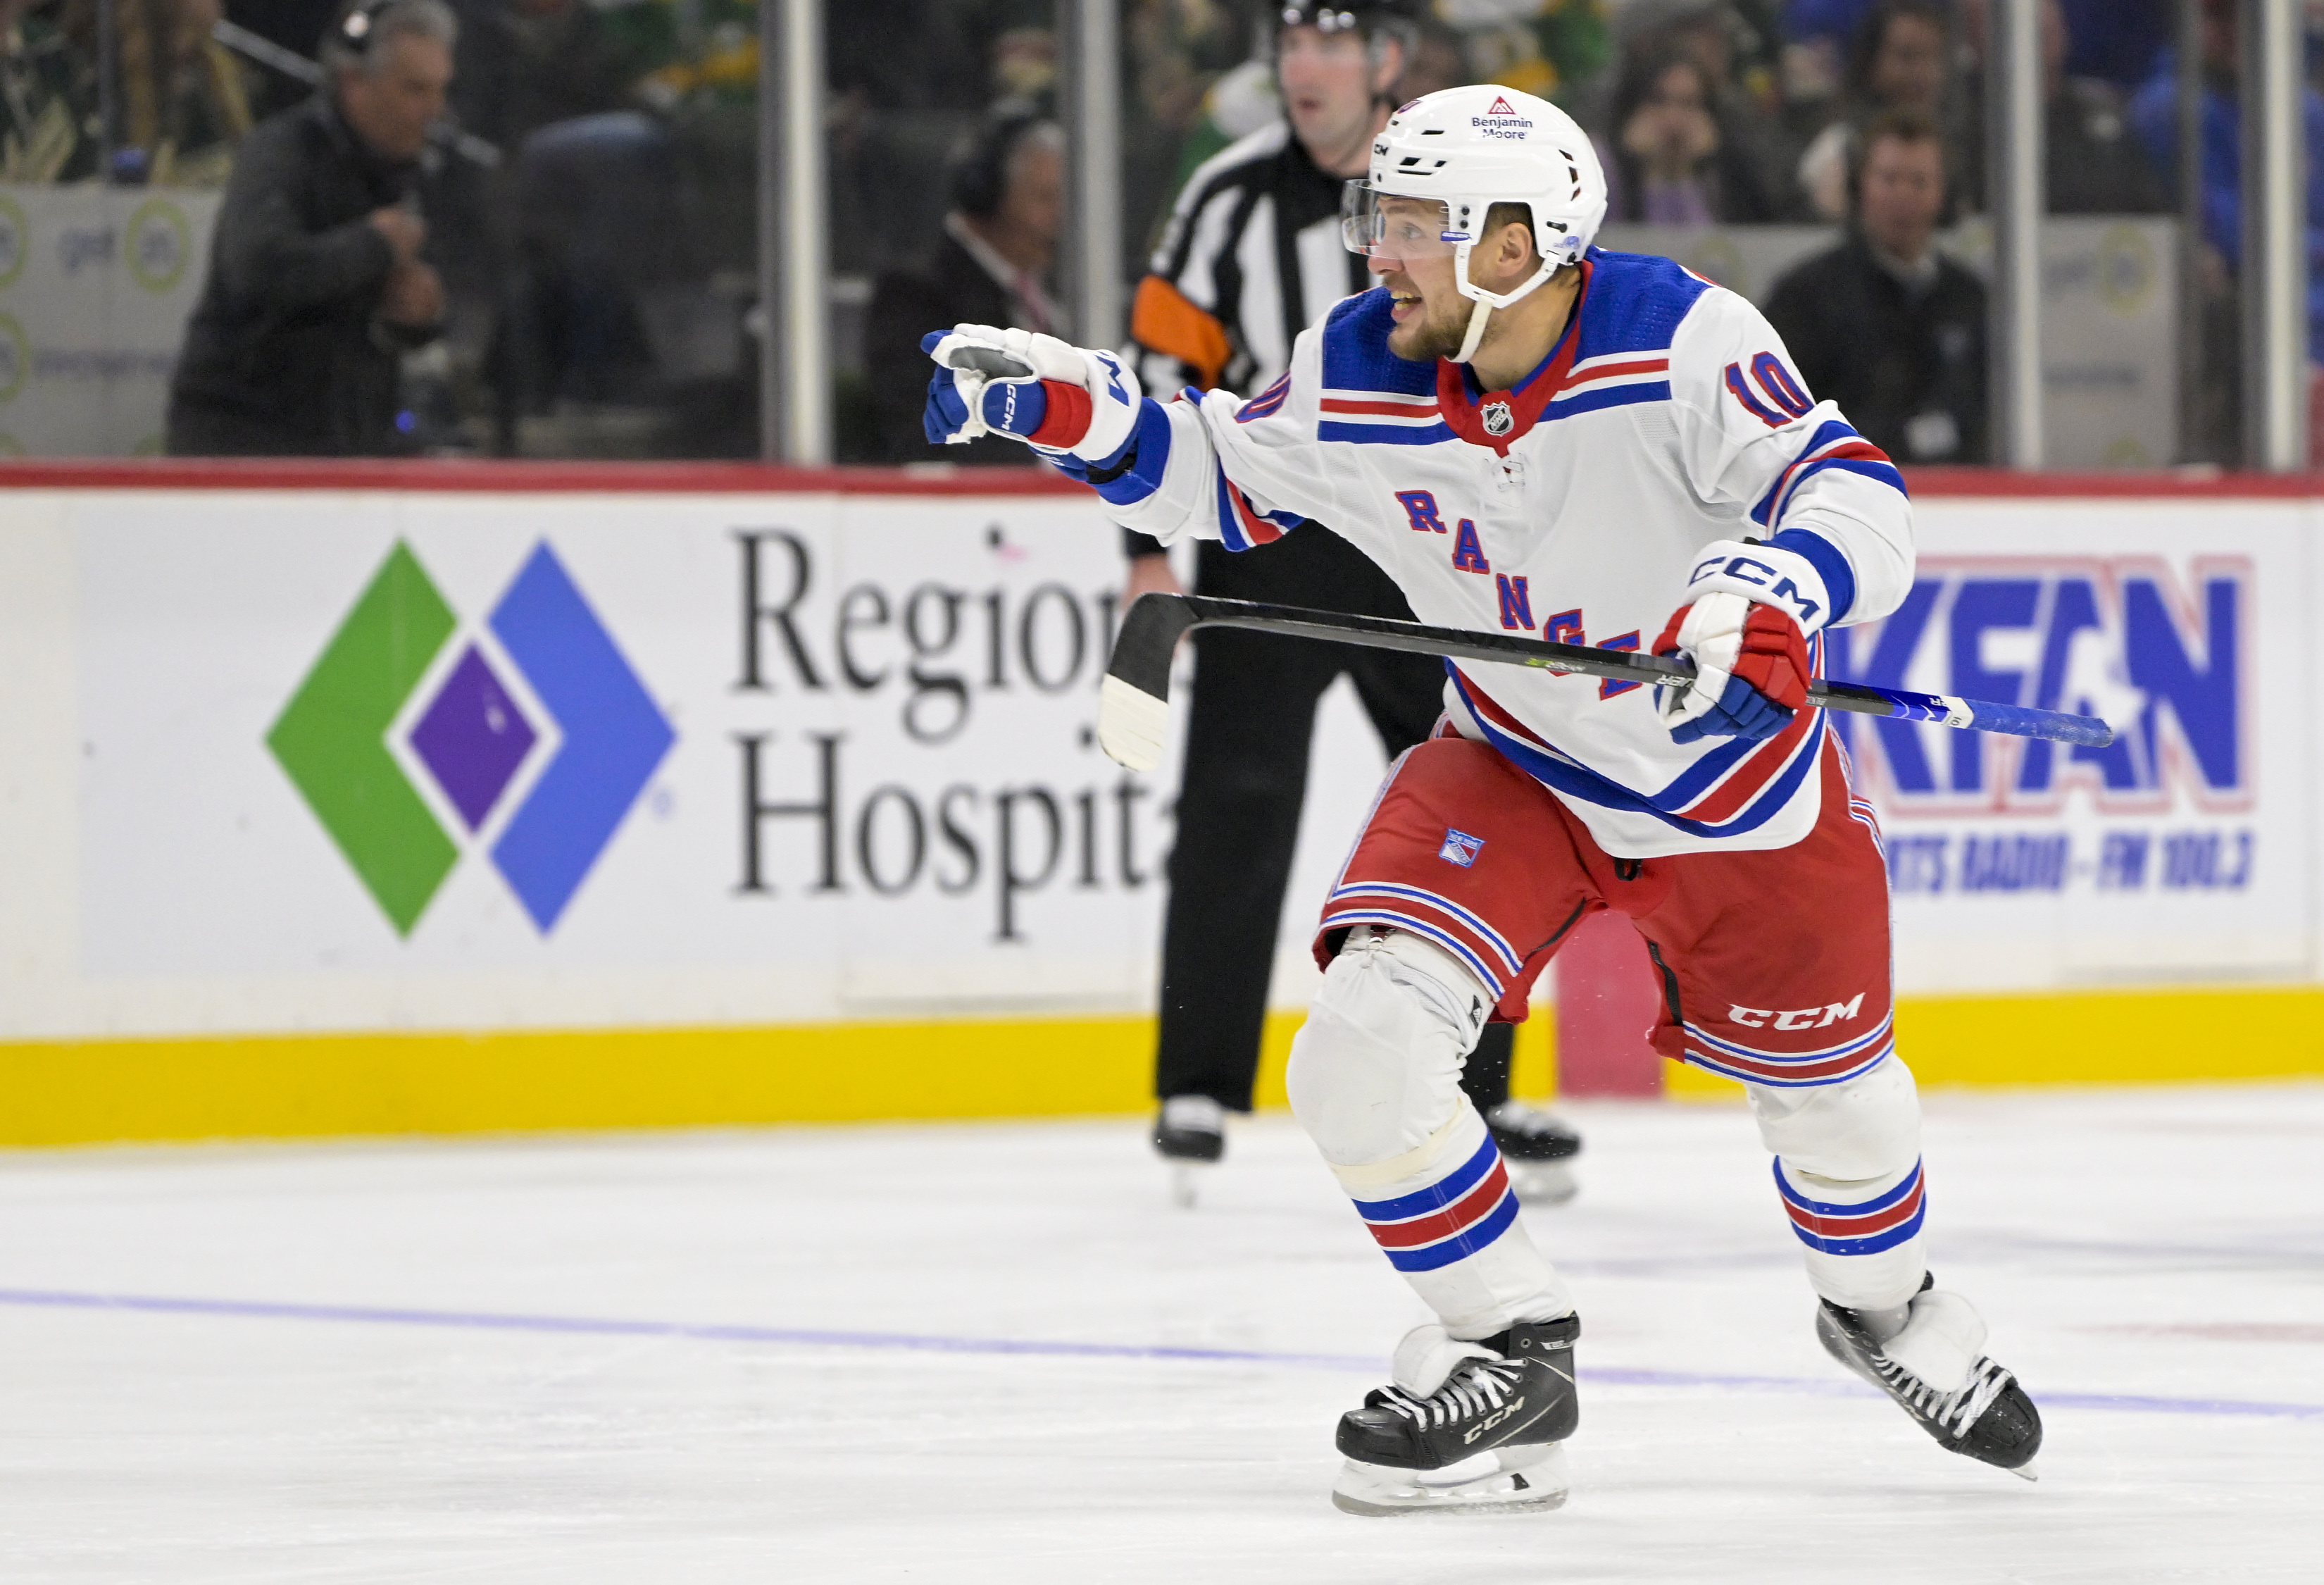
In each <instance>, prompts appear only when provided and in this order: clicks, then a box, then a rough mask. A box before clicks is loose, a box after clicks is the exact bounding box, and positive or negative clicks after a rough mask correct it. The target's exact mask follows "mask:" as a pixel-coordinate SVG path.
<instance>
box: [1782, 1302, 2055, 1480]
mask: <svg viewBox="0 0 2324 1585" xmlns="http://www.w3.org/2000/svg"><path fill="white" fill-rule="evenodd" d="M1935 1281H1936V1279H1935V1278H1934V1277H1923V1279H1922V1282H1921V1291H1920V1293H1917V1294H1915V1295H1914V1298H1913V1300H1912V1302H1911V1303H1910V1304H1909V1305H1907V1306H1899V1311H1901V1312H1903V1313H1902V1315H1901V1316H1900V1315H1899V1314H1898V1312H1895V1311H1891V1312H1866V1311H1860V1310H1843V1309H1841V1308H1840V1306H1839V1305H1837V1304H1834V1303H1833V1302H1831V1301H1830V1300H1829V1299H1827V1300H1825V1301H1824V1302H1823V1303H1822V1305H1821V1308H1820V1309H1819V1310H1818V1311H1817V1312H1816V1337H1817V1339H1819V1340H1820V1341H1821V1343H1822V1344H1823V1346H1824V1350H1825V1352H1827V1353H1829V1354H1830V1355H1831V1357H1832V1358H1835V1359H1837V1360H1839V1361H1840V1363H1841V1364H1842V1365H1845V1366H1847V1367H1849V1369H1850V1370H1853V1371H1854V1372H1856V1374H1857V1375H1858V1376H1862V1377H1863V1378H1864V1379H1865V1380H1867V1381H1868V1382H1870V1383H1871V1384H1872V1385H1873V1386H1877V1387H1878V1388H1879V1389H1880V1390H1881V1391H1882V1392H1885V1393H1886V1394H1887V1395H1889V1396H1890V1397H1892V1398H1894V1399H1895V1400H1896V1402H1897V1403H1898V1404H1900V1405H1902V1406H1903V1408H1904V1413H1906V1414H1910V1415H1911V1416H1912V1417H1913V1423H1914V1424H1915V1425H1918V1426H1919V1427H1920V1428H1921V1429H1922V1430H1923V1431H1925V1432H1928V1433H1929V1434H1930V1435H1931V1436H1932V1437H1934V1438H1936V1439H1937V1443H1938V1445H1939V1446H1941V1447H1942V1448H1944V1449H1945V1450H1946V1451H1948V1452H1955V1453H1960V1454H1964V1455H1966V1456H1967V1457H1969V1458H1972V1459H1977V1460H1982V1461H1983V1462H1985V1463H1987V1464H1993V1465H1997V1466H1998V1467H1999V1468H2001V1469H2006V1470H2008V1471H2009V1472H2010V1473H2011V1474H2012V1475H2017V1476H2022V1477H2023V1478H2025V1479H2027V1480H2032V1479H2033V1478H2034V1474H2033V1455H2034V1454H2035V1453H2037V1452H2039V1451H2042V1416H2041V1414H2040V1412H2039V1411H2037V1410H2036V1409H2035V1408H2034V1407H2033V1399H2031V1398H2029V1397H2027V1396H2026V1395H2025V1389H2024V1387H2022V1386H2018V1384H2017V1380H2016V1378H2015V1376H2012V1375H2010V1373H2009V1372H2008V1371H2006V1370H2005V1369H2003V1368H2002V1367H2000V1366H1998V1365H1997V1364H1995V1363H1994V1362H1993V1361H1992V1360H1991V1359H1989V1358H1987V1357H1986V1356H1985V1354H1984V1352H1983V1350H1984V1348H1985V1322H1984V1321H1982V1320H1981V1319H1980V1318H1979V1317H1978V1313H1977V1312H1976V1311H1975V1310H1974V1309H1972V1308H1970V1306H1969V1301H1968V1300H1966V1299H1964V1298H1962V1297H1961V1296H1960V1294H1958V1293H1945V1292H1943V1291H1942V1290H1941V1289H1938V1288H1936V1287H1934V1286H1933V1284H1934V1283H1935ZM1884 1321H1885V1322H1886V1326H1896V1325H1897V1322H1898V1321H1901V1326H1897V1330H1894V1331H1889V1332H1888V1334H1887V1335H1886V1337H1885V1338H1883V1337H1882V1336H1881V1335H1880V1334H1881V1333H1882V1332H1883V1331H1885V1330H1886V1326H1884V1325H1883V1324H1882V1323H1883V1322H1884Z"/></svg>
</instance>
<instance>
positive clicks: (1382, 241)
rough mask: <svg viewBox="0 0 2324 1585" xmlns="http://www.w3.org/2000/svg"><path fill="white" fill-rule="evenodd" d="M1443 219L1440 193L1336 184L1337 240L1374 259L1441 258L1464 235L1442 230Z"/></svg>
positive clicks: (1445, 215)
mask: <svg viewBox="0 0 2324 1585" xmlns="http://www.w3.org/2000/svg"><path fill="white" fill-rule="evenodd" d="M1449 224H1451V220H1450V217H1449V215H1448V213H1447V211H1446V209H1445V208H1444V200H1443V199H1424V198H1404V197H1401V196H1399V195H1397V194H1396V193H1392V192H1389V193H1383V192H1375V191H1374V190H1372V186H1371V183H1369V182H1368V181H1351V182H1349V183H1348V184H1347V185H1346V186H1345V187H1343V188H1342V189H1341V190H1340V240H1341V241H1342V242H1344V243H1346V244H1347V245H1348V251H1349V252H1350V253H1360V254H1363V255H1367V256H1369V257H1371V258H1376V259H1425V258H1444V257H1447V256H1449V255H1451V254H1452V249H1453V246H1454V245H1456V244H1458V243H1463V242H1466V241H1468V240H1469V238H1468V237H1467V236H1465V235H1463V234H1461V233H1456V232H1452V231H1448V230H1446V229H1445V227H1447V226H1448V225H1449Z"/></svg>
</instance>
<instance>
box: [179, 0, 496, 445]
mask: <svg viewBox="0 0 2324 1585" xmlns="http://www.w3.org/2000/svg"><path fill="white" fill-rule="evenodd" d="M458 32H459V29H458V24H457V23H456V22H455V21H454V19H453V15H452V12H451V10H450V8H449V7H448V6H447V5H445V4H444V0H364V4H362V5H358V6H357V7H356V8H355V9H354V10H352V11H350V12H349V13H348V14H346V16H345V17H343V18H342V19H341V21H340V22H339V23H338V25H337V26H336V27H335V28H333V29H332V30H331V32H329V33H328V34H327V35H326V37H325V42H324V48H323V64H324V66H325V68H326V69H327V70H328V71H329V73H330V78H329V84H328V86H327V88H325V89H324V90H323V91H321V92H319V93H318V94H317V95H316V96H315V97H313V98H312V99H310V100H309V101H308V102H307V103H305V104H304V105H301V106H300V107H297V108H295V109H291V110H286V111H284V112H282V113H281V115H278V116H272V117H269V118H268V119H267V120H266V121H264V122H262V123H261V124H260V125H258V126H257V127H256V128H254V130H253V131H252V132H251V134H250V135H249V136H248V137H246V138H244V140H243V143H242V147H241V149H240V151H239V153H238V154H237V157H236V160H235V170H234V177H233V180H232V181H231V182H230V183H229V185H228V186H227V188H226V199H225V202H224V204H223V205H222V206H221V207H220V209H219V211H218V218H217V230H216V232H215V234H214V236H213V237H212V239H211V246H210V270H209V281H208V285H207V286H206V287H205V288H204V289H203V292H202V299H201V301H200V303H199V305H198V307H197V308H196V309H195V310H194V315H193V320H192V322H191V323H190V324H189V326H188V327H187V330H186V341H185V347H184V348H183V350H182V351H181V352H180V355H179V358H178V370H177V375H176V376H175V379H174V380H173V382H172V385H171V396H170V417H169V440H170V450H171V451H173V452H175V453H178V454H180V455H194V456H204V455H318V456H371V455H380V454H384V453H388V452H392V451H396V450H401V449H402V447H401V445H400V443H399V442H400V441H401V431H400V430H399V428H398V424H397V420H398V417H399V404H398V402H397V379H398V372H399V365H400V362H401V354H402V352H403V351H404V350H405V349H406V348H410V347H413V346H418V345H421V344H424V343H425V342H426V341H427V340H429V339H430V338H432V337H433V336H434V335H435V333H436V329H435V328H436V325H437V321H438V319H439V317H440V316H441V314H442V312H443V306H444V285H443V282H442V280H441V278H440V277H439V276H438V274H437V273H436V271H435V269H434V267H433V266H431V265H430V264H427V263H426V262H424V261H423V260H422V259H421V257H420V248H421V246H422V245H423V244H424V243H425V242H426V240H427V236H428V227H427V225H426V223H425V222H424V221H423V220H422V219H421V218H420V214H419V211H418V208H417V200H416V185H415V184H416V181H417V178H418V174H419V161H420V154H421V153H422V152H423V151H425V149H426V148H427V145H428V136H429V128H430V127H431V126H432V125H434V124H435V122H436V120H437V118H438V116H441V115H442V114H443V111H444V102H445V90H446V89H447V88H448V87H449V86H450V83H451V80H452V49H453V45H454V43H455V42H456V40H457V37H458Z"/></svg>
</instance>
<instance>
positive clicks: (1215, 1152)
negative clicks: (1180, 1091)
mask: <svg viewBox="0 0 2324 1585" xmlns="http://www.w3.org/2000/svg"><path fill="white" fill-rule="evenodd" d="M1226 1127H1227V1109H1226V1108H1224V1107H1222V1106H1221V1105H1220V1104H1219V1103H1218V1102H1217V1101H1215V1100H1213V1099H1212V1098H1210V1097H1209V1096H1207V1095H1174V1096H1172V1097H1170V1098H1168V1099H1167V1100H1166V1101H1164V1102H1163V1103H1162V1111H1161V1114H1160V1115H1159V1116H1158V1117H1156V1118H1155V1119H1154V1151H1155V1154H1157V1155H1159V1156H1160V1157H1161V1158H1162V1159H1163V1160H1164V1161H1166V1162H1168V1163H1170V1198H1171V1199H1172V1200H1175V1201H1176V1202H1177V1203H1178V1204H1179V1205H1181V1206H1185V1207H1192V1206H1193V1205H1194V1186H1195V1182H1196V1180H1197V1179H1198V1178H1199V1177H1200V1176H1201V1174H1202V1173H1203V1171H1204V1170H1205V1169H1206V1168H1209V1167H1213V1166H1216V1165H1217V1164H1218V1161H1219V1158H1220V1157H1221V1156H1222V1155H1224V1154H1226V1153H1227V1134H1226Z"/></svg>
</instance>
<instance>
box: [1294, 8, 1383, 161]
mask: <svg viewBox="0 0 2324 1585" xmlns="http://www.w3.org/2000/svg"><path fill="white" fill-rule="evenodd" d="M1275 52H1276V54H1275V70H1276V77H1277V81H1278V83H1279V84H1280V85H1281V87H1282V89H1283V107H1284V110H1285V112H1286V114H1287V115H1289V116H1290V117H1291V130H1292V131H1293V132H1294V133H1295V134H1297V136H1298V139H1299V141H1300V142H1301V143H1303V144H1305V145H1306V146H1307V148H1308V150H1309V151H1310V152H1311V153H1313V152H1314V151H1315V150H1318V149H1324V150H1337V149H1339V148H1341V147H1342V145H1344V144H1348V143H1351V142H1352V141H1354V140H1356V139H1359V138H1361V137H1365V136H1368V135H1369V134H1370V132H1371V118H1372V64H1371V51H1369V48H1367V47H1366V45H1365V43H1364V40H1363V35H1361V34H1360V33H1358V32H1353V31H1352V30H1350V31H1345V32H1328V33H1327V32H1323V30H1322V29H1321V28H1313V27H1294V28H1286V29H1284V30H1283V32H1282V35H1281V36H1280V37H1279V38H1277V40H1276V42H1275Z"/></svg>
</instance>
